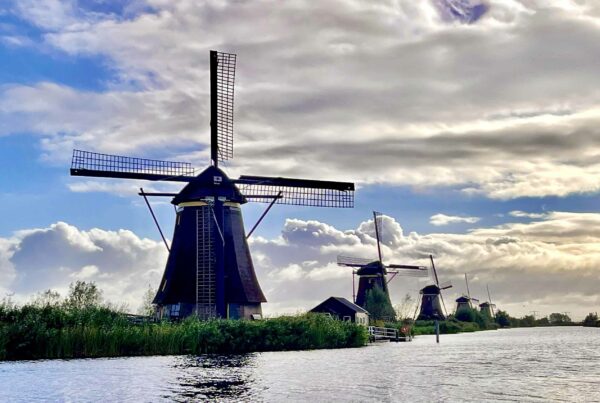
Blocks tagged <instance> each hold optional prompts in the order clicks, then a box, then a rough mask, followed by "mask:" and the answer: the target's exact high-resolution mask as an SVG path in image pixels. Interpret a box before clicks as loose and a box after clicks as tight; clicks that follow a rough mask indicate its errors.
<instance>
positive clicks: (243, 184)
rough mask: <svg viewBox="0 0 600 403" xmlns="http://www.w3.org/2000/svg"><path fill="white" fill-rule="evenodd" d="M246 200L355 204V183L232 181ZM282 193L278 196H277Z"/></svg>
mask: <svg viewBox="0 0 600 403" xmlns="http://www.w3.org/2000/svg"><path fill="white" fill-rule="evenodd" d="M234 182H235V183H236V184H237V185H238V187H239V189H240V191H241V192H242V194H243V195H244V196H245V197H246V199H247V200H248V201H255V202H264V203H270V202H272V201H273V198H274V197H275V196H276V195H278V198H277V201H276V202H275V203H276V204H291V205H296V206H312V207H337V208H340V207H345V208H352V207H354V183H350V182H334V181H321V180H311V179H293V178H281V177H268V176H248V175H243V176H240V178H239V179H237V180H234ZM279 192H281V195H279Z"/></svg>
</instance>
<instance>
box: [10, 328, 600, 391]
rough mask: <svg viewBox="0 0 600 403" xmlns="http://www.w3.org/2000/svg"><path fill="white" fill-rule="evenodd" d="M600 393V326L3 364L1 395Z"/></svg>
mask: <svg viewBox="0 0 600 403" xmlns="http://www.w3.org/2000/svg"><path fill="white" fill-rule="evenodd" d="M207 399H211V400H219V401H227V400H235V401H238V400H241V401H273V402H281V401H313V402H314V401H368V400H370V401H410V402H415V401H423V402H431V401H452V402H454V401H457V402H458V401H473V402H479V401H534V402H537V401H539V402H547V401H582V402H592V401H593V402H600V329H598V328H595V329H594V328H580V327H554V328H534V329H511V330H499V331H487V332H480V333H473V334H461V335H448V336H442V339H441V344H439V345H436V344H435V341H434V338H433V337H432V336H420V337H418V338H417V339H415V340H414V341H413V342H412V343H382V344H377V345H373V346H369V347H365V348H359V349H347V350H317V351H294V352H277V353H256V354H248V355H240V356H200V357H187V356H176V357H135V358H114V359H93V360H51V361H27V362H10V363H7V362H5V363H0V402H13V401H14V402H17V401H18V402H20V401H24V402H32V401H74V402H81V401H110V402H112V401H133V402H138V401H193V400H207Z"/></svg>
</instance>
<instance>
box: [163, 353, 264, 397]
mask: <svg viewBox="0 0 600 403" xmlns="http://www.w3.org/2000/svg"><path fill="white" fill-rule="evenodd" d="M255 367H256V354H244V355H203V356H199V357H191V356H188V357H177V359H176V360H175V362H174V363H173V365H172V368H173V369H174V370H175V372H176V373H177V374H178V376H177V377H176V378H175V380H174V382H173V383H174V385H171V387H170V388H169V390H170V393H169V394H168V395H165V396H164V397H165V398H169V399H171V400H174V401H185V402H188V401H190V400H206V399H210V400H214V399H226V400H245V401H248V400H251V398H252V395H253V394H254V392H255V390H253V388H252V386H251V385H252V384H253V383H254V382H253V381H254V379H253V373H254V368H255Z"/></svg>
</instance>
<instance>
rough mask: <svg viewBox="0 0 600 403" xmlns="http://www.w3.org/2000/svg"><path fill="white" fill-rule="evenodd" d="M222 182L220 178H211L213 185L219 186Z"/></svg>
mask: <svg viewBox="0 0 600 403" xmlns="http://www.w3.org/2000/svg"><path fill="white" fill-rule="evenodd" d="M222 182H223V177H222V176H213V183H214V184H215V185H220V184H221V183H222Z"/></svg>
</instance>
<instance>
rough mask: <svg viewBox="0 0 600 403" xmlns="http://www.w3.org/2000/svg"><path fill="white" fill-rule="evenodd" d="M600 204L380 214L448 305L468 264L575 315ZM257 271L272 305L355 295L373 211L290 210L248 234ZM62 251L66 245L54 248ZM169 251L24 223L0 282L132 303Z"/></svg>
mask: <svg viewBox="0 0 600 403" xmlns="http://www.w3.org/2000/svg"><path fill="white" fill-rule="evenodd" d="M599 224H600V214H583V213H565V212H549V213H548V214H547V215H546V216H545V217H543V218H540V219H536V220H533V221H531V222H527V223H510V224H504V225H501V226H496V227H491V228H476V229H473V230H471V231H470V232H469V233H467V234H447V233H431V234H418V233H415V232H411V233H408V234H406V233H404V231H403V229H402V227H401V225H400V224H399V223H398V222H396V221H395V220H394V219H393V218H391V217H388V216H384V220H383V228H384V230H383V232H384V240H385V241H384V245H383V255H384V260H385V261H386V262H396V263H418V264H423V265H428V256H429V254H433V255H434V256H435V259H436V267H438V270H439V276H440V278H441V280H442V281H447V280H450V281H452V282H453V283H454V288H453V289H450V290H449V292H448V294H447V295H446V298H447V301H448V305H449V306H452V305H453V304H452V302H451V301H452V299H453V298H454V297H456V296H458V295H460V294H461V292H464V287H463V286H462V284H463V274H464V273H467V274H468V275H469V278H470V285H471V290H472V293H473V295H474V296H476V297H479V298H480V299H481V300H484V299H486V298H485V297H486V295H485V287H486V285H487V284H489V286H490V289H491V290H492V298H493V301H494V302H495V303H496V304H497V305H498V307H499V308H500V309H505V310H508V311H509V312H510V313H511V314H514V315H523V314H527V313H528V312H529V311H532V310H536V311H540V312H542V313H544V314H549V313H551V312H564V311H570V312H571V315H572V316H573V317H575V318H579V317H581V318H582V317H583V316H584V315H586V314H587V313H588V312H590V311H596V310H598V306H599V305H600V297H599V296H598V294H597V289H596V285H597V284H598V282H599V281H600V266H599V263H600V230H598V228H600V225H599ZM250 245H251V251H252V254H253V260H254V264H255V267H256V271H257V274H258V277H259V281H260V283H261V285H262V287H263V290H264V291H265V294H266V295H267V299H268V300H269V302H268V303H267V304H266V305H265V306H264V310H265V313H267V314H271V315H273V314H280V313H292V312H298V311H303V310H308V309H310V308H312V307H313V306H314V305H316V304H317V303H318V302H320V301H322V300H324V299H325V298H327V297H329V296H331V295H335V296H345V297H347V298H351V293H352V285H351V284H352V283H351V281H352V276H351V272H350V270H349V269H348V268H346V267H339V266H337V265H336V263H335V262H336V257H337V255H338V254H342V255H351V256H357V257H365V258H370V257H373V258H375V256H376V249H375V247H376V245H375V234H374V227H373V221H372V220H369V221H365V222H362V223H361V224H360V225H359V226H358V227H357V228H356V229H352V230H340V229H337V228H335V227H333V226H331V225H328V224H326V223H322V222H318V221H303V220H295V219H289V220H287V221H286V223H285V226H284V227H283V229H282V232H281V235H280V236H279V237H277V238H273V239H265V238H262V237H256V238H252V239H251V244H250ZM56 251H61V252H60V253H56ZM166 256H167V254H166V251H165V249H164V246H163V245H162V243H161V242H158V241H154V240H150V239H141V238H139V237H138V236H136V235H135V234H134V233H132V232H131V231H127V230H120V231H105V230H102V229H98V228H94V229H91V230H81V229H78V228H76V227H74V226H72V225H69V224H66V223H62V222H59V223H56V224H53V225H51V226H50V227H48V228H40V229H31V230H23V231H19V232H17V233H15V234H14V236H13V237H11V238H0V274H2V276H1V277H0V279H1V280H0V291H2V292H4V293H5V294H6V293H12V292H14V293H16V294H15V298H17V299H18V300H20V301H25V300H26V299H27V298H28V297H30V296H31V295H32V294H34V293H36V292H41V291H44V290H46V289H49V288H51V289H56V290H58V291H60V292H61V293H63V295H64V294H65V293H66V291H67V289H68V285H69V283H70V282H72V281H75V280H78V279H80V280H86V281H95V282H96V283H97V284H98V285H99V287H100V288H101V289H103V290H104V296H105V298H106V299H107V300H109V301H111V302H113V303H117V304H122V303H125V304H127V305H128V306H129V308H130V309H131V310H132V311H135V310H136V309H137V307H138V305H139V304H140V303H141V301H142V296H143V294H144V292H145V291H146V289H147V287H148V285H152V286H154V287H155V286H156V285H157V284H158V282H159V280H160V277H161V275H162V271H163V268H164V262H165V261H166ZM424 285H425V282H424V281H423V280H419V279H415V278H408V277H407V278H403V277H396V278H395V279H394V280H393V281H392V282H391V283H390V286H391V293H392V300H393V302H394V303H399V302H400V301H401V300H402V298H403V297H404V295H405V294H406V293H410V294H411V295H412V296H413V298H417V297H418V290H419V289H420V288H422V287H423V286H424Z"/></svg>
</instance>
